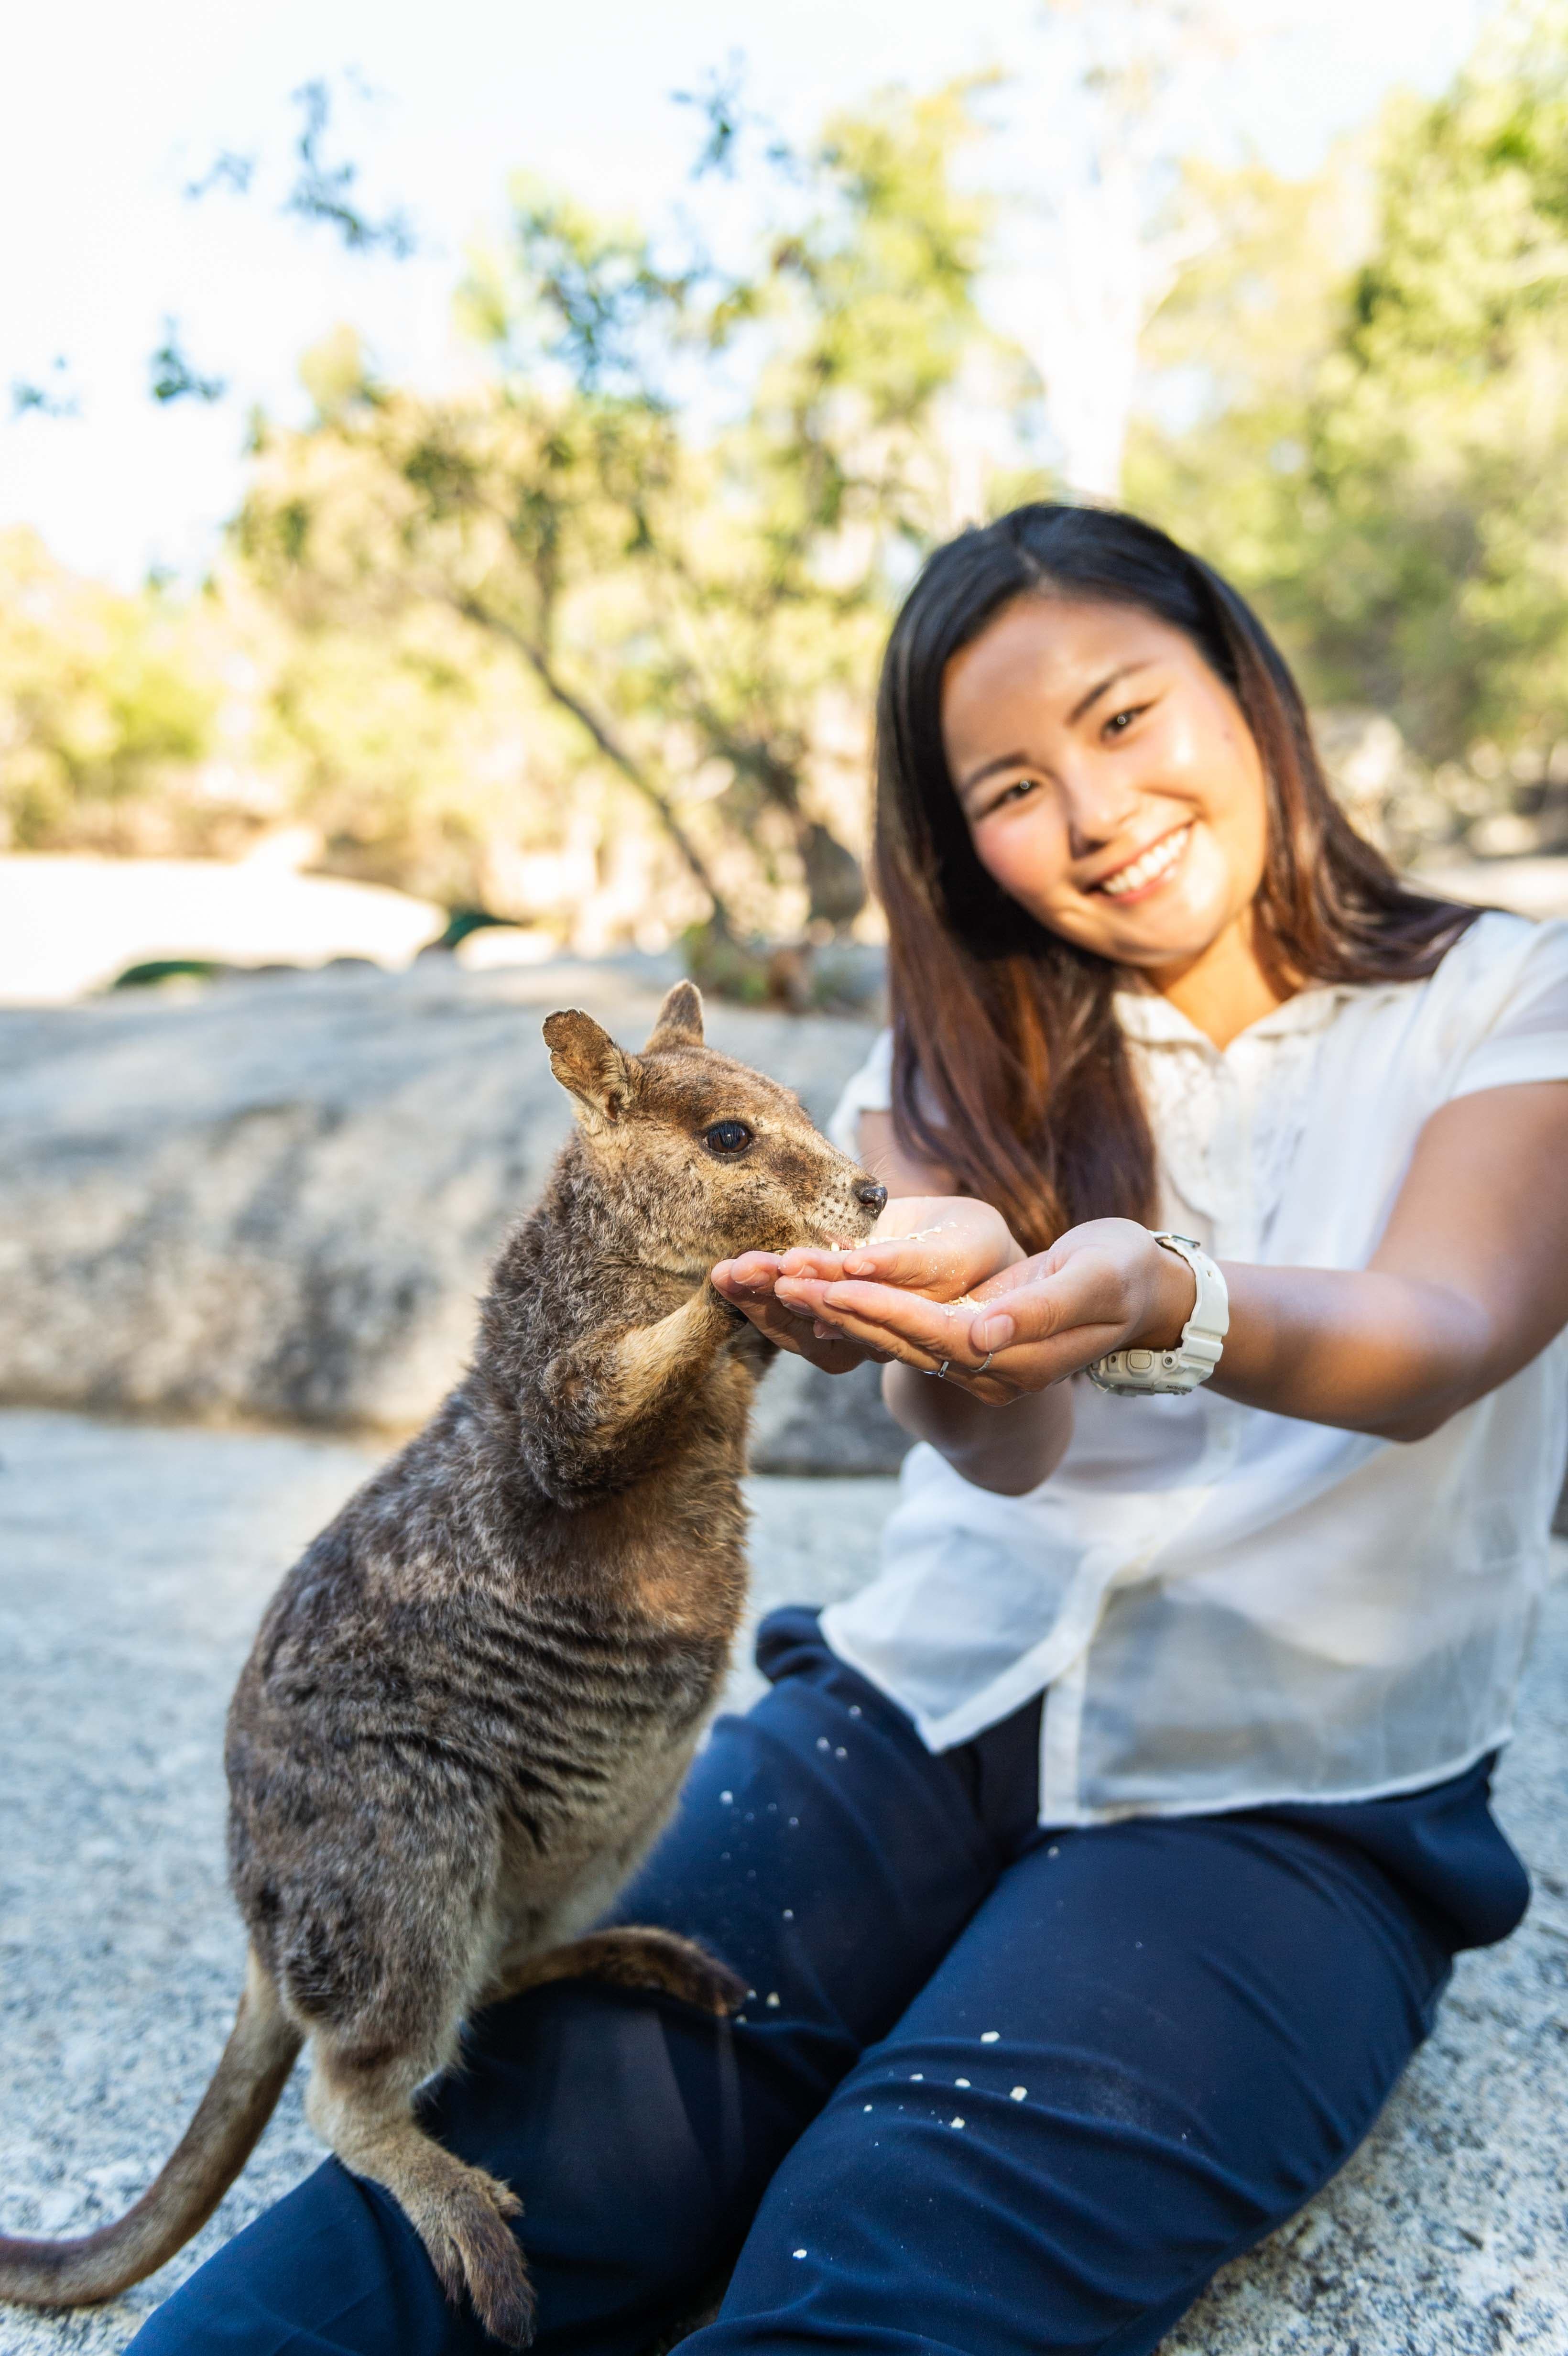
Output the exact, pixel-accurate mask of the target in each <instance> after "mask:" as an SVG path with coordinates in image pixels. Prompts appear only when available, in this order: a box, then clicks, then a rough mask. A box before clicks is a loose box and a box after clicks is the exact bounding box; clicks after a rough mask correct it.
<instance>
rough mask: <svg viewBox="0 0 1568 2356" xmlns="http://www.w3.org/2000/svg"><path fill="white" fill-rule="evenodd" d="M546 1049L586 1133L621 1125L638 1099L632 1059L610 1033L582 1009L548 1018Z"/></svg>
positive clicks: (546, 1022) (564, 1010) (576, 1008)
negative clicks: (616, 1123)
mask: <svg viewBox="0 0 1568 2356" xmlns="http://www.w3.org/2000/svg"><path fill="white" fill-rule="evenodd" d="M544 1035H545V1044H546V1045H547V1046H548V1047H549V1067H550V1070H551V1071H552V1072H553V1073H554V1074H555V1076H556V1078H557V1079H558V1080H559V1081H560V1085H561V1087H563V1088H565V1089H566V1090H567V1091H568V1092H569V1093H570V1094H571V1096H573V1097H575V1098H576V1099H577V1104H576V1112H577V1116H578V1119H580V1120H581V1122H582V1124H583V1126H584V1128H586V1129H598V1128H600V1127H602V1126H603V1123H604V1122H605V1121H612V1120H619V1119H620V1118H621V1116H622V1114H623V1113H624V1111H625V1110H626V1108H627V1107H628V1105H629V1104H630V1103H631V1101H632V1098H633V1097H634V1096H635V1093H636V1087H637V1079H636V1074H635V1070H634V1069H633V1066H632V1059H631V1057H630V1056H629V1055H625V1054H624V1052H623V1050H622V1049H621V1048H619V1047H617V1046H616V1044H615V1042H614V1041H613V1039H612V1038H611V1036H610V1033H608V1031H605V1030H602V1029H601V1027H600V1025H599V1024H598V1023H595V1021H594V1020H593V1017H592V1014H584V1013H583V1012H582V1010H581V1007H577V1006H571V1007H567V1008H565V1009H563V1011H562V1012H560V1013H559V1014H551V1015H548V1016H547V1017H546V1019H545V1024H544Z"/></svg>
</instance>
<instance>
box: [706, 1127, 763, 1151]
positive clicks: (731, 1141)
mask: <svg viewBox="0 0 1568 2356" xmlns="http://www.w3.org/2000/svg"><path fill="white" fill-rule="evenodd" d="M702 1142H703V1143H704V1145H706V1147H707V1148H708V1151H709V1153H744V1151H746V1148H747V1146H748V1145H750V1143H751V1142H752V1132H751V1130H749V1129H748V1128H747V1127H746V1124H745V1122H744V1121H743V1120H716V1121H715V1122H714V1124H713V1126H712V1128H711V1129H705V1130H703V1132H702Z"/></svg>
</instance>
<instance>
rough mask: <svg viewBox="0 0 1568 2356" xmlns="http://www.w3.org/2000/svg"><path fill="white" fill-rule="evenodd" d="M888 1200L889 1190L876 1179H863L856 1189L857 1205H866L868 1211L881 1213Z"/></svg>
mask: <svg viewBox="0 0 1568 2356" xmlns="http://www.w3.org/2000/svg"><path fill="white" fill-rule="evenodd" d="M887 1199H888V1190H887V1188H886V1187H885V1186H880V1185H879V1184H878V1183H877V1181H876V1180H875V1179H874V1178H862V1179H861V1181H860V1183H859V1185H858V1186H857V1187H856V1189H855V1200H856V1201H857V1203H864V1205H866V1208H867V1210H868V1211H880V1210H881V1209H882V1207H883V1205H885V1204H886V1202H887Z"/></svg>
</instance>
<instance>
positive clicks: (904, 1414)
mask: <svg viewBox="0 0 1568 2356" xmlns="http://www.w3.org/2000/svg"><path fill="white" fill-rule="evenodd" d="M882 1398H883V1401H884V1403H885V1404H886V1407H887V1409H888V1412H889V1414H890V1415H891V1417H892V1419H893V1421H894V1422H895V1423H897V1424H898V1425H900V1426H901V1429H902V1430H905V1431H907V1432H909V1433H910V1435H911V1436H912V1438H913V1439H915V1440H925V1441H927V1442H928V1443H929V1445H930V1446H931V1447H933V1448H934V1449H935V1450H936V1451H937V1453H938V1455H939V1456H943V1457H945V1459H946V1461H947V1462H948V1463H949V1464H951V1465H952V1467H953V1469H954V1471H955V1472H958V1473H961V1474H962V1475H963V1477H964V1479H965V1481H969V1482H972V1483H974V1485H975V1486H976V1488H977V1489H991V1490H995V1491H997V1493H998V1494H1001V1495H1003V1496H1009V1497H1018V1496H1022V1495H1023V1494H1024V1493H1025V1491H1026V1490H1029V1489H1034V1488H1038V1487H1039V1485H1040V1482H1042V1481H1043V1480H1045V1479H1047V1478H1048V1477H1049V1475H1050V1474H1051V1473H1052V1472H1055V1470H1056V1467H1057V1466H1058V1464H1059V1463H1060V1462H1061V1459H1062V1457H1063V1456H1064V1455H1065V1454H1066V1452H1067V1448H1068V1443H1069V1442H1070V1441H1071V1440H1072V1392H1071V1390H1070V1388H1069V1387H1068V1386H1067V1385H1066V1384H1065V1383H1060V1384H1056V1385H1053V1386H1052V1387H1050V1388H1048V1389H1045V1390H1040V1391H1025V1392H1023V1393H1021V1394H1020V1395H1019V1397H1018V1398H1013V1399H1008V1400H1005V1401H1003V1400H987V1399H983V1398H976V1395H975V1394H974V1393H973V1392H970V1391H964V1390H960V1389H959V1388H958V1387H957V1386H956V1384H949V1383H945V1382H937V1381H935V1380H934V1379H933V1377H932V1376H930V1375H926V1374H923V1373H922V1372H921V1371H920V1370H919V1368H917V1367H914V1366H907V1365H899V1364H897V1363H896V1362H895V1363H894V1364H893V1365H890V1366H887V1367H886V1368H884V1370H883V1374H882Z"/></svg>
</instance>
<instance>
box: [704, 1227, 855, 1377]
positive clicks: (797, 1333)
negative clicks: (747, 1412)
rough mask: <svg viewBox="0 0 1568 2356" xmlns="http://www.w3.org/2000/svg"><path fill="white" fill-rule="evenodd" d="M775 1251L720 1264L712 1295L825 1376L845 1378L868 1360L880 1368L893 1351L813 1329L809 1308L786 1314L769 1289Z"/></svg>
mask: <svg viewBox="0 0 1568 2356" xmlns="http://www.w3.org/2000/svg"><path fill="white" fill-rule="evenodd" d="M779 1266H780V1263H779V1258H778V1255H777V1253H776V1252H760V1251H755V1252H742V1253H741V1256H740V1258H738V1259H722V1260H720V1262H719V1265H718V1266H717V1268H715V1269H713V1270H712V1272H711V1274H710V1276H709V1282H710V1283H711V1285H712V1287H713V1290H714V1291H715V1292H717V1293H718V1294H719V1295H720V1298H721V1299H723V1300H725V1301H728V1302H729V1303H730V1305H731V1308H732V1309H739V1310H740V1311H741V1312H742V1313H743V1314H744V1315H745V1316H747V1317H749V1318H750V1319H751V1321H752V1324H753V1325H754V1326H755V1327H756V1329H757V1331H758V1333H765V1334H766V1335H767V1337H768V1340H769V1341H770V1342H776V1343H777V1344H778V1345H779V1347H780V1349H781V1350H789V1351H792V1352H793V1353H794V1355H795V1356H796V1357H797V1358H808V1359H809V1360H810V1361H811V1364H812V1365H814V1366H820V1367H821V1368H822V1370H823V1372H824V1374H828V1375H847V1374H848V1373H849V1372H850V1370H851V1368H853V1367H855V1366H863V1365H865V1364H866V1362H867V1360H868V1359H869V1358H874V1359H876V1360H877V1361H878V1363H879V1364H880V1363H881V1362H883V1361H885V1360H886V1359H887V1358H889V1357H890V1356H891V1351H888V1350H884V1349H880V1348H877V1347H874V1346H872V1345H870V1344H863V1343H859V1342H851V1341H849V1340H848V1339H847V1338H846V1337H845V1336H844V1335H842V1334H840V1333H837V1332H835V1331H834V1330H833V1329H831V1328H830V1327H827V1326H824V1325H819V1324H817V1323H816V1320H815V1319H814V1318H813V1316H812V1314H811V1312H810V1311H809V1310H808V1309H790V1308H788V1307H786V1306H785V1304H784V1302H783V1301H780V1300H779V1299H777V1297H776V1296H775V1293H774V1290H773V1286H774V1283H775V1282H776V1280H777V1278H778V1273H779Z"/></svg>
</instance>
